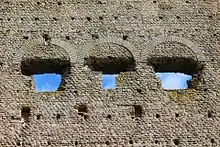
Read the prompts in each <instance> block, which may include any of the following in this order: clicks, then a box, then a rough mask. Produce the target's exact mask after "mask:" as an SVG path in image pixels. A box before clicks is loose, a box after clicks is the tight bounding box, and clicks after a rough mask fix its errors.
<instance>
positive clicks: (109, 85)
mask: <svg viewBox="0 0 220 147" xmlns="http://www.w3.org/2000/svg"><path fill="white" fill-rule="evenodd" d="M117 76H118V75H116V74H115V75H108V74H104V75H102V88H103V89H115V88H116V77H117Z"/></svg>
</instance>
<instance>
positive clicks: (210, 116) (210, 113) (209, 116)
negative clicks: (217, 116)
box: [208, 110, 213, 118]
mask: <svg viewBox="0 0 220 147" xmlns="http://www.w3.org/2000/svg"><path fill="white" fill-rule="evenodd" d="M212 117H213V111H211V110H209V111H208V118H212Z"/></svg>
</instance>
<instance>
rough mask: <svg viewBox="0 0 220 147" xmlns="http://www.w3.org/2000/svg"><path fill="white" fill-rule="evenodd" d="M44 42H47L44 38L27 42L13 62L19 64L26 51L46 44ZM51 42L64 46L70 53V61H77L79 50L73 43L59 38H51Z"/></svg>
mask: <svg viewBox="0 0 220 147" xmlns="http://www.w3.org/2000/svg"><path fill="white" fill-rule="evenodd" d="M44 43H45V40H44V39H43V38H40V39H33V40H30V41H27V42H25V43H24V45H23V46H22V48H21V49H19V50H18V52H17V54H16V55H15V57H14V60H13V63H15V64H19V63H20V62H21V60H22V57H23V55H24V53H25V52H28V51H31V50H32V49H33V47H34V46H36V45H39V44H44ZM50 44H53V45H56V46H59V47H60V48H62V49H63V50H64V51H65V52H66V53H67V54H68V55H69V58H70V62H71V63H76V59H77V51H76V49H74V47H73V46H72V45H71V44H69V43H67V42H65V41H62V40H59V39H51V41H50Z"/></svg>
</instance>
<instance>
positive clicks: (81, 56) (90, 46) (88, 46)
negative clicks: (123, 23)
mask: <svg viewBox="0 0 220 147" xmlns="http://www.w3.org/2000/svg"><path fill="white" fill-rule="evenodd" d="M103 43H113V44H117V45H120V46H123V47H125V48H126V49H127V50H128V51H129V52H130V53H131V55H132V56H133V58H134V60H135V62H137V61H139V59H140V56H139V52H138V50H137V49H136V48H135V47H134V46H133V45H132V44H131V43H129V42H128V41H125V40H123V39H120V38H115V37H107V38H102V39H99V40H96V41H92V42H90V43H88V44H86V45H85V46H83V47H82V48H81V49H80V50H79V51H78V56H77V62H78V63H84V58H85V57H87V56H88V54H89V52H90V50H92V49H94V48H95V46H96V45H99V44H103Z"/></svg>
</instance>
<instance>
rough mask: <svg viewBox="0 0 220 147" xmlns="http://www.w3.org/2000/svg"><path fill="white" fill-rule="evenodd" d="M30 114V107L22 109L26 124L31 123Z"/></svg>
mask: <svg viewBox="0 0 220 147" xmlns="http://www.w3.org/2000/svg"><path fill="white" fill-rule="evenodd" d="M30 112H31V110H30V107H22V109H21V117H22V118H23V119H24V122H26V123H28V122H29V117H30Z"/></svg>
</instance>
